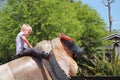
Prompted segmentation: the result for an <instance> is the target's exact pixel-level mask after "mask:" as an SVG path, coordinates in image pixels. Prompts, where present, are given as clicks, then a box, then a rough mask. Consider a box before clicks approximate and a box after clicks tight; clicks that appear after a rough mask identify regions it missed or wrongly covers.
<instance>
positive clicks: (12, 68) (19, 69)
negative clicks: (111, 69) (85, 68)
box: [0, 38, 78, 80]
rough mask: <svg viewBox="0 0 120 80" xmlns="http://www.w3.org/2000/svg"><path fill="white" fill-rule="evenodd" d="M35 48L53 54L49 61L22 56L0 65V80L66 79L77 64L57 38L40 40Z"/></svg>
mask: <svg viewBox="0 0 120 80" xmlns="http://www.w3.org/2000/svg"><path fill="white" fill-rule="evenodd" d="M35 48H37V49H39V50H44V51H46V52H50V51H51V50H53V52H54V54H53V56H52V57H51V58H50V60H49V61H46V60H44V59H42V60H37V59H35V58H32V57H29V56H24V57H21V58H18V59H15V60H12V61H10V62H8V63H6V64H3V65H1V66H0V80H67V79H68V78H70V76H76V73H77V70H78V66H77V63H76V62H75V61H74V60H73V59H72V57H71V56H70V52H69V51H68V50H67V49H65V48H64V45H63V44H62V43H61V42H60V39H59V38H55V39H53V40H51V41H47V40H44V41H41V42H39V43H38V44H37V45H36V46H35Z"/></svg>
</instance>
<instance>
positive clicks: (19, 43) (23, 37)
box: [16, 24, 52, 60]
mask: <svg viewBox="0 0 120 80" xmlns="http://www.w3.org/2000/svg"><path fill="white" fill-rule="evenodd" d="M31 32H32V28H31V27H30V25H29V24H23V25H22V27H21V31H20V32H19V33H18V35H17V37H16V55H17V56H20V57H21V56H34V57H37V58H45V59H47V60H49V58H50V56H51V53H52V52H50V53H49V54H48V53H45V52H44V51H38V50H37V49H35V48H33V47H32V45H31V44H30V42H29V41H28V40H27V37H28V36H29V35H30V34H31ZM28 47H29V48H28Z"/></svg>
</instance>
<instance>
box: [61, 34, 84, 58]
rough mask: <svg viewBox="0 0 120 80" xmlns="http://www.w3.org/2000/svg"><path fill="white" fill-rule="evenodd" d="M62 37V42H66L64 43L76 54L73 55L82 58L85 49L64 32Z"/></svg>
mask: <svg viewBox="0 0 120 80" xmlns="http://www.w3.org/2000/svg"><path fill="white" fill-rule="evenodd" d="M60 39H61V42H62V43H64V45H65V46H66V47H67V48H68V49H69V50H70V51H71V53H72V54H73V55H74V56H73V57H74V58H78V59H79V58H80V57H81V54H82V53H83V50H82V49H81V48H80V47H79V46H77V45H76V44H75V43H74V41H73V39H72V38H70V37H68V36H66V35H64V34H62V35H61V36H60Z"/></svg>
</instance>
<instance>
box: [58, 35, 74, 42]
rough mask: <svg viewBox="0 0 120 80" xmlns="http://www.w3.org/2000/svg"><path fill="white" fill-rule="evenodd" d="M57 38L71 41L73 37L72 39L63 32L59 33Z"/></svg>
mask: <svg viewBox="0 0 120 80" xmlns="http://www.w3.org/2000/svg"><path fill="white" fill-rule="evenodd" d="M59 38H60V39H61V40H68V41H73V39H72V38H71V37H69V36H66V35H65V34H61V35H60V36H59Z"/></svg>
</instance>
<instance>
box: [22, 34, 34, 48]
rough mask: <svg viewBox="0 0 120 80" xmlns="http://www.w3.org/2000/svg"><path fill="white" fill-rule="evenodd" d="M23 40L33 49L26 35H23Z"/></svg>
mask: <svg viewBox="0 0 120 80" xmlns="http://www.w3.org/2000/svg"><path fill="white" fill-rule="evenodd" d="M21 38H22V39H23V41H24V42H25V43H26V44H27V45H28V46H29V47H30V48H32V45H31V44H30V42H29V41H28V40H27V38H26V37H25V36H24V35H22V36H21Z"/></svg>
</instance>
